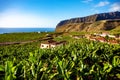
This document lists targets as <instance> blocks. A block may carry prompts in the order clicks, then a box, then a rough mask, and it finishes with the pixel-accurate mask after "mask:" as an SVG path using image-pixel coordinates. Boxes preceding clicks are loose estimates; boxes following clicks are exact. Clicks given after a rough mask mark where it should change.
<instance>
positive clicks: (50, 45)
mask: <svg viewBox="0 0 120 80" xmlns="http://www.w3.org/2000/svg"><path fill="white" fill-rule="evenodd" d="M65 44H66V41H60V42H57V41H53V40H48V41H45V42H42V43H41V45H40V48H41V49H45V48H46V49H49V48H55V47H57V46H61V45H65Z"/></svg>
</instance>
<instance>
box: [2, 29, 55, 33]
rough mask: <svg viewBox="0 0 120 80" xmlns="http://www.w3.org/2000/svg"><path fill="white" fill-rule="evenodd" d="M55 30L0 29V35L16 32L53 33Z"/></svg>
mask: <svg viewBox="0 0 120 80" xmlns="http://www.w3.org/2000/svg"><path fill="white" fill-rule="evenodd" d="M54 31H55V28H0V34H3V33H16V32H17V33H18V32H54Z"/></svg>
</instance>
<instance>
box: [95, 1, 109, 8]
mask: <svg viewBox="0 0 120 80" xmlns="http://www.w3.org/2000/svg"><path fill="white" fill-rule="evenodd" d="M108 4H110V2H108V1H101V2H99V3H98V4H97V5H96V6H95V7H103V6H106V5H108Z"/></svg>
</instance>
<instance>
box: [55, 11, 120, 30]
mask: <svg viewBox="0 0 120 80" xmlns="http://www.w3.org/2000/svg"><path fill="white" fill-rule="evenodd" d="M117 26H120V12H110V13H101V14H94V15H90V16H86V17H81V18H72V19H69V20H63V21H61V22H60V23H58V25H57V26H56V32H73V31H98V30H112V29H114V28H116V27H117Z"/></svg>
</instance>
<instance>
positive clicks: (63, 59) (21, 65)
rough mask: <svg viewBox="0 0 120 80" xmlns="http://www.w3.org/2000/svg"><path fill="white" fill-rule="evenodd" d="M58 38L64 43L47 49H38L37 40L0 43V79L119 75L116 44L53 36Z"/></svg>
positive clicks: (88, 79)
mask: <svg viewBox="0 0 120 80" xmlns="http://www.w3.org/2000/svg"><path fill="white" fill-rule="evenodd" d="M72 34H73V33H72ZM6 36H7V35H6ZM36 36H37V35H36ZM43 36H44V35H43ZM19 37H20V36H19ZM34 37H35V36H34ZM35 38H39V37H35ZM35 38H34V39H35ZM20 39H21V40H22V39H23V37H22V36H21V38H20ZM62 39H64V40H68V41H67V42H68V43H67V44H66V45H65V46H59V47H56V48H51V49H40V48H39V46H40V41H38V42H33V43H27V44H19V45H8V46H0V80H119V79H120V45H119V44H118V45H112V44H107V43H100V42H94V41H90V40H87V39H79V40H75V39H70V37H68V36H63V35H62V37H61V36H60V37H57V38H55V40H58V41H59V40H62ZM21 40H17V41H21ZM25 40H28V39H27V38H26V39H25ZM10 41H14V39H13V40H10Z"/></svg>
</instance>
